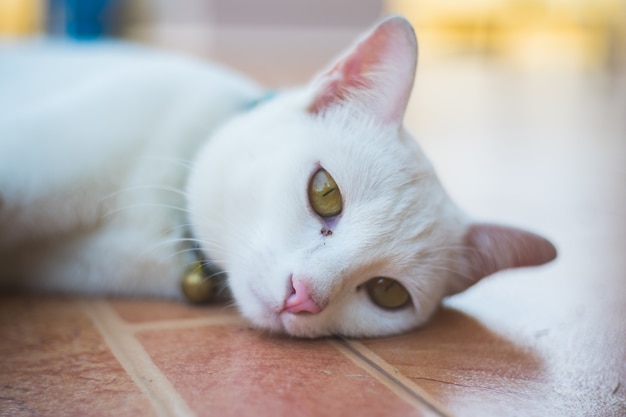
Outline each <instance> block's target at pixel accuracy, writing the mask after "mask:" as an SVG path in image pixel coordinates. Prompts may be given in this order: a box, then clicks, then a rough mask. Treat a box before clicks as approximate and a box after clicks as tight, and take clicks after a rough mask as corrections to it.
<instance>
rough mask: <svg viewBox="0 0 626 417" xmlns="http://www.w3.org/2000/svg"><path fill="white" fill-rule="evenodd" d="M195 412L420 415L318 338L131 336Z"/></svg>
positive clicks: (212, 330)
mask: <svg viewBox="0 0 626 417" xmlns="http://www.w3.org/2000/svg"><path fill="white" fill-rule="evenodd" d="M137 337H138V339H139V340H140V342H141V343H142V344H143V346H144V348H145V350H146V351H147V352H148V354H149V355H150V356H151V357H152V359H153V361H154V362H155V363H156V365H157V366H158V367H159V368H160V369H161V370H162V372H163V373H164V374H165V375H166V376H167V378H168V379H169V380H170V381H171V382H172V384H173V385H174V386H175V387H176V389H177V391H178V392H179V393H180V394H181V396H182V397H183V398H184V399H185V400H186V402H187V403H188V404H189V405H190V407H191V408H192V409H193V410H194V411H195V412H196V413H197V414H198V415H219V416H246V415H249V416H265V415H267V416H280V415H285V416H286V415H289V416H292V417H293V416H316V415H319V416H341V415H359V416H410V415H415V416H421V415H432V413H431V412H430V411H428V410H426V409H424V410H422V411H420V410H418V409H416V408H415V407H414V406H413V405H410V404H408V403H407V402H405V401H404V400H402V399H401V398H399V397H398V396H396V395H395V394H394V393H393V392H392V391H390V390H389V389H388V388H386V387H385V386H384V385H383V384H382V383H380V382H379V381H378V380H376V379H375V378H373V377H372V376H371V375H369V374H368V373H367V372H366V371H364V370H363V369H362V368H360V367H357V366H356V365H354V363H352V362H351V361H350V360H348V359H347V358H346V357H345V356H343V355H342V354H341V353H339V351H338V350H337V349H335V348H334V347H333V346H332V345H331V344H330V343H329V342H327V341H325V340H317V341H310V340H293V339H287V338H280V337H268V336H263V335H261V334H259V333H258V332H257V331H254V330H250V329H249V328H247V327H245V326H241V327H236V326H230V327H226V326H207V327H201V328H195V329H172V330H167V331H159V332H141V333H139V334H138V335H137Z"/></svg>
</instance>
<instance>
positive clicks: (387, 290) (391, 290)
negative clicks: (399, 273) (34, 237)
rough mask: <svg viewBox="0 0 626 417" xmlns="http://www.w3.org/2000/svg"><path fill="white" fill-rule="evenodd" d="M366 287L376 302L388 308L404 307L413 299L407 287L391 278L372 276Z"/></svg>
mask: <svg viewBox="0 0 626 417" xmlns="http://www.w3.org/2000/svg"><path fill="white" fill-rule="evenodd" d="M365 288H366V289H367V294H368V295H369V296H370V299H371V300H372V302H373V303H374V304H376V305H377V306H379V307H382V308H385V309H388V310H395V309H398V308H402V307H404V306H406V305H408V304H409V302H410V301H411V296H410V295H409V292H408V291H407V290H406V288H404V287H403V286H402V285H401V284H400V283H399V282H398V281H396V280H393V279H391V278H372V279H370V280H369V281H367V283H366V284H365Z"/></svg>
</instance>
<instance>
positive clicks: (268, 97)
mask: <svg viewBox="0 0 626 417" xmlns="http://www.w3.org/2000/svg"><path fill="white" fill-rule="evenodd" d="M277 95H278V93H277V92H276V91H273V90H270V91H267V92H265V93H264V94H263V95H261V96H260V97H258V98H255V99H254V100H250V101H248V102H247V103H246V104H245V105H244V107H243V108H244V110H252V109H254V108H255V107H257V106H259V105H260V104H263V103H266V102H268V101H270V100H272V99H273V98H275V97H276V96H277Z"/></svg>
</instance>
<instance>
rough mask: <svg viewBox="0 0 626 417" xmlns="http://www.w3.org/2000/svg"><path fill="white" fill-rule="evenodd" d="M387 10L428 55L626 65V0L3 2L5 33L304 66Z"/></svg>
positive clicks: (0, 28)
mask: <svg viewBox="0 0 626 417" xmlns="http://www.w3.org/2000/svg"><path fill="white" fill-rule="evenodd" d="M387 13H401V14H403V15H405V16H406V17H408V18H409V19H410V20H411V21H412V22H413V24H414V25H415V27H416V29H417V32H418V34H419V37H420V40H421V43H422V45H423V46H425V48H424V50H423V51H422V53H426V54H427V58H428V59H438V60H441V59H449V58H451V57H452V58H453V57H455V56H458V55H475V56H480V57H482V58H485V59H491V60H493V59H496V60H499V61H501V62H504V63H507V64H509V65H512V66H516V67H523V68H527V67H530V68H545V67H553V68H554V67H568V68H571V67H575V68H580V69H603V70H607V71H613V72H617V71H620V70H621V69H622V68H623V67H624V66H625V65H626V1H625V0H465V1H462V2H459V1H453V0H387V1H384V0H344V1H341V2H337V1H333V0H318V1H315V2H311V1H305V0H264V1H255V0H179V1H172V0H0V36H2V37H23V36H30V35H33V34H52V35H56V36H69V37H72V38H75V39H81V40H86V39H97V38H101V37H121V38H127V39H132V40H135V41H140V42H145V43H150V44H157V45H160V46H162V47H167V48H174V49H177V50H182V51H186V52H191V53H195V54H201V55H208V56H212V57H216V56H217V57H218V58H219V57H220V56H221V55H229V56H231V55H237V53H242V54H245V55H248V56H255V54H257V53H258V46H257V44H259V43H263V44H265V48H264V51H263V53H264V56H265V57H266V59H265V61H267V60H270V61H271V60H273V59H274V58H280V57H281V56H289V57H290V58H292V57H293V54H294V53H299V54H298V60H301V59H303V60H304V62H302V65H308V64H313V62H309V61H310V59H309V58H307V57H306V55H307V54H306V53H302V52H306V51H308V50H309V49H310V48H313V50H314V52H317V51H320V53H322V54H323V53H334V52H336V51H337V50H339V48H342V47H343V46H344V45H345V43H346V42H348V41H349V40H350V39H351V38H352V37H353V36H354V35H355V34H357V33H359V32H360V31H362V30H363V29H364V28H367V27H369V26H370V25H371V24H372V23H373V22H374V21H376V20H377V19H378V18H379V17H380V16H382V15H384V14H387ZM344 39H345V42H344V41H343V40H344ZM294 40H295V41H297V42H294ZM295 44H297V45H298V46H297V47H296V46H290V45H295ZM224 51H226V52H227V53H225V52H224ZM268 58H269V59H268ZM229 59H230V58H229ZM259 65H261V66H263V65H264V64H263V63H262V62H259ZM261 75H262V76H263V77H271V76H270V75H269V74H265V73H264V72H263V71H261Z"/></svg>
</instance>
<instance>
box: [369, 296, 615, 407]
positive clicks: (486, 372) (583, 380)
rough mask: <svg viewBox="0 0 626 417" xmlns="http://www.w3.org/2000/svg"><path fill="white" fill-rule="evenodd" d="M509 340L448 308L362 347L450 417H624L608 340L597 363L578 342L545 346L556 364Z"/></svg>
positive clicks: (540, 352) (538, 351)
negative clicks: (427, 322)
mask: <svg viewBox="0 0 626 417" xmlns="http://www.w3.org/2000/svg"><path fill="white" fill-rule="evenodd" d="M587 330H589V329H587ZM587 330H585V331H583V332H581V333H583V335H582V336H583V337H584V333H586V334H589V332H588V331H587ZM535 337H536V338H537V339H542V338H544V337H548V333H545V332H537V333H536V335H535ZM614 337H621V336H619V335H614ZM512 339H514V338H507V337H504V336H502V335H499V334H497V333H495V332H493V331H492V330H490V329H488V328H486V327H485V326H484V325H482V324H481V323H480V322H479V321H477V320H476V319H474V318H472V317H471V316H468V315H466V314H465V313H463V312H460V311H457V310H454V309H449V308H448V309H444V310H443V311H442V312H440V313H439V314H438V315H437V316H436V317H435V319H434V320H433V322H432V323H431V324H430V325H428V326H426V327H424V328H423V329H420V330H418V331H416V332H414V333H411V334H406V335H401V336H397V337H393V338H389V339H380V340H368V341H363V342H362V343H363V345H364V346H366V347H367V348H368V349H371V350H372V351H374V352H375V353H376V354H378V355H379V356H380V357H382V358H383V359H384V360H385V361H387V362H389V363H390V364H391V365H393V366H394V367H396V368H397V369H398V370H399V371H400V372H401V373H402V374H404V375H405V376H407V377H408V378H409V379H411V380H412V381H413V382H414V383H415V384H417V385H418V386H420V387H421V388H423V389H424V390H425V391H427V392H428V393H429V394H430V395H432V396H433V397H434V399H435V401H437V402H438V403H441V404H443V405H444V406H445V407H447V408H448V409H450V410H451V411H452V412H453V413H454V414H455V415H457V416H473V415H481V416H502V415H537V416H543V415H549V416H598V417H600V416H603V417H604V416H615V417H617V416H624V415H626V402H625V401H624V396H623V393H622V392H620V389H621V384H620V381H621V380H623V379H624V378H625V377H626V367H625V365H624V359H626V356H624V355H623V352H622V350H621V349H620V348H619V346H618V345H616V344H615V343H614V342H615V340H614V339H613V340H610V341H608V342H607V348H608V350H607V351H606V352H605V353H604V355H603V356H601V359H600V358H598V357H594V356H595V355H596V354H597V353H598V352H594V351H592V350H589V351H586V349H588V347H587V348H585V343H584V339H583V340H581V342H582V343H576V342H575V341H574V343H573V344H571V343H572V340H569V341H567V342H566V340H561V341H559V340H551V341H547V344H548V345H550V346H551V347H552V348H553V349H556V350H561V351H562V352H563V356H562V357H561V358H557V357H555V355H547V354H546V352H545V351H543V350H542V349H539V348H533V347H531V346H529V345H528V344H521V343H520V344H518V343H516V342H513V341H512ZM568 345H569V346H568ZM578 349H580V350H578ZM600 355H602V353H600ZM620 358H621V359H620ZM561 362H562V363H561ZM521 410H523V411H521Z"/></svg>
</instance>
